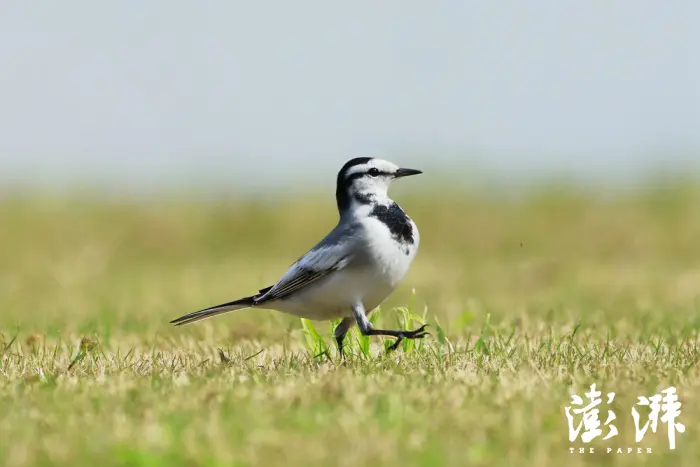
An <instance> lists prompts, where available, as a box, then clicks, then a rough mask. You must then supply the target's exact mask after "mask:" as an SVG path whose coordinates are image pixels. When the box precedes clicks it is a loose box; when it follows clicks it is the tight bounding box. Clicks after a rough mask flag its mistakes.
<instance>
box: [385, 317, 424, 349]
mask: <svg viewBox="0 0 700 467" xmlns="http://www.w3.org/2000/svg"><path fill="white" fill-rule="evenodd" d="M426 327H428V325H427V324H424V325H423V326H421V327H419V328H418V329H415V330H413V331H399V334H398V336H397V337H396V341H395V342H394V343H393V344H391V346H390V347H389V349H388V350H389V352H391V351H393V350H396V349H397V348H398V347H399V344H401V341H403V340H404V339H422V338H423V337H425V336H428V335H430V333H429V332H428V331H426V330H425V328H426Z"/></svg>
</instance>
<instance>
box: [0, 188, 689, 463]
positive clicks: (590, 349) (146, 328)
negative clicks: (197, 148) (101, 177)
mask: <svg viewBox="0 0 700 467" xmlns="http://www.w3.org/2000/svg"><path fill="white" fill-rule="evenodd" d="M396 197H397V199H399V200H400V201H403V202H401V204H402V205H403V206H404V208H406V210H407V211H408V212H409V213H410V214H411V215H412V217H413V218H414V219H415V220H416V222H417V223H418V225H419V227H420V229H421V236H422V245H421V249H420V251H419V255H418V258H417V260H416V263H415V265H414V267H413V269H412V271H411V273H410V274H409V276H408V277H407V279H406V280H405V282H404V284H403V285H402V287H401V288H400V289H399V290H397V291H396V293H395V294H394V295H393V296H392V297H391V298H390V300H389V301H388V302H387V303H386V304H385V306H384V307H383V311H382V313H381V317H380V318H379V319H381V320H383V321H384V322H385V323H386V324H387V325H392V326H394V325H396V323H397V316H401V314H400V313H398V312H396V311H393V310H392V308H393V307H396V306H410V307H411V308H412V312H413V313H414V314H417V315H421V316H422V315H423V314H424V313H425V317H426V319H427V320H428V322H429V323H431V324H432V325H433V326H432V331H433V335H432V337H431V338H430V339H428V340H426V341H424V342H423V343H422V344H421V345H419V346H417V347H415V348H412V347H411V348H406V349H404V350H399V351H397V352H396V353H393V354H390V355H386V354H385V353H384V351H383V349H382V346H381V344H382V343H381V341H379V340H373V341H372V347H371V355H369V356H367V355H365V354H363V352H362V351H361V348H360V346H359V344H358V342H357V341H358V339H357V338H356V337H355V338H354V339H355V342H354V348H353V353H354V355H353V356H352V357H351V358H350V359H349V361H348V362H347V364H346V365H339V364H338V361H337V358H336V356H335V354H334V352H331V357H332V358H331V359H329V358H327V357H325V356H319V357H317V358H315V352H314V351H313V350H314V349H312V348H310V347H308V346H307V340H305V338H304V334H303V331H302V328H301V323H300V322H299V320H295V319H293V318H291V317H287V316H284V315H281V314H279V313H276V312H271V311H270V312H268V311H259V310H247V311H240V312H237V313H234V314H230V315H227V316H224V317H220V318H217V319H215V320H210V321H205V322H203V323H201V324H198V325H193V326H188V327H184V328H173V327H171V326H170V325H168V321H169V320H170V319H172V318H175V317H177V316H180V315H181V314H183V313H185V312H189V311H192V310H194V309H198V308H201V307H203V306H206V305H211V304H215V303H219V302H223V301H226V300H229V299H232V298H235V297H237V296H239V295H243V294H247V293H249V292H250V291H253V290H257V289H258V288H260V287H262V286H265V285H268V284H269V283H272V282H273V281H274V280H275V279H276V278H277V277H278V276H279V274H280V273H281V272H283V271H284V270H285V269H286V267H287V266H288V265H289V264H290V263H291V262H292V261H294V260H295V259H296V258H297V257H298V256H299V255H300V254H301V253H302V252H303V251H305V250H306V249H307V248H309V247H310V246H312V244H313V242H314V240H315V239H317V238H319V237H320V236H321V235H322V234H323V233H325V232H326V231H327V230H328V229H329V228H330V227H332V224H333V223H334V221H335V212H334V206H333V205H332V203H331V202H330V200H329V201H328V203H327V204H326V203H325V202H324V203H323V204H319V205H311V204H309V202H308V198H306V199H300V201H301V202H297V201H299V200H290V199H286V200H282V199H271V200H269V201H266V202H264V203H262V202H259V203H253V202H252V201H249V200H220V201H218V202H212V201H208V202H203V201H201V202H193V201H184V200H183V199H184V198H179V199H175V198H172V199H161V200H158V201H149V202H143V201H141V202H136V201H130V202H126V201H121V202H117V201H114V200H108V199H98V198H95V199H93V200H85V199H82V200H81V199H78V198H61V199H53V200H51V199H36V198H28V197H16V198H7V199H5V200H4V201H0V300H1V302H0V314H1V315H0V316H2V320H1V321H0V331H1V332H2V335H1V336H0V350H3V349H4V350H3V353H2V360H1V361H0V401H1V402H0V420H1V421H0V458H2V459H3V465H7V466H12V467H15V466H16V467H20V466H29V465H76V466H78V465H98V464H99V465H103V466H107V465H278V464H285V465H290V466H294V465H353V466H354V465H395V464H398V463H401V464H405V465H538V466H546V465H562V464H563V463H567V465H570V466H578V465H589V464H609V465H639V464H644V465H667V464H673V465H687V466H694V465H697V464H698V462H699V461H700V448H698V441H700V437H699V435H698V425H697V422H696V421H697V420H698V419H700V401H699V400H698V396H697V395H698V394H699V393H700V392H699V389H700V388H699V387H698V386H700V377H699V374H698V368H697V364H698V357H697V345H698V335H697V329H698V327H699V324H700V313H699V311H698V303H699V301H698V297H699V296H700V272H699V271H700V269H699V268H698V265H699V264H700V191H698V190H696V189H694V188H693V186H692V185H680V184H679V185H675V186H674V185H668V186H664V187H657V188H655V189H647V190H638V191H636V192H626V193H617V194H612V195H605V196H602V195H595V196H594V195H593V194H591V193H587V192H585V191H582V192H577V191H574V190H561V189H556V188H548V189H543V190H540V191H536V192H533V193H531V194H529V195H527V196H525V197H523V198H522V199H519V200H517V201H512V200H511V201H507V200H504V199H498V198H494V197H482V196H477V195H473V194H465V193H461V194H460V195H459V197H457V198H456V199H453V198H452V197H451V196H446V195H438V194H435V193H433V194H429V195H424V194H406V192H405V191H404V192H403V194H401V195H397V196H396ZM321 199H324V200H325V198H321ZM412 289H415V295H413V294H412ZM438 323H439V324H440V325H441V327H442V328H443V329H444V332H445V339H444V340H442V339H438V336H437V335H436V334H437V333H436V326H437V324H438ZM315 325H316V329H317V330H318V331H319V333H320V334H321V336H322V337H323V338H324V339H325V340H326V341H327V342H329V343H330V324H328V323H315ZM404 325H407V324H406V323H404ZM81 340H82V344H81ZM219 348H220V349H221V350H222V351H223V357H222V355H221V354H220V353H219V350H218V349H219ZM592 383H596V384H597V385H598V387H599V388H600V389H602V390H603V391H604V393H605V392H609V391H614V392H615V393H616V394H617V395H616V398H615V401H614V403H613V408H614V409H615V411H616V414H617V417H618V419H617V420H616V421H615V424H616V426H617V428H618V430H619V433H620V434H619V435H618V436H617V437H615V438H613V439H612V440H610V441H605V442H603V441H600V440H599V439H598V440H595V441H593V442H592V443H591V446H594V447H596V449H597V452H596V454H592V455H591V454H586V455H579V454H571V453H570V452H569V447H570V446H576V447H578V446H583V444H582V443H581V442H580V441H577V442H575V443H569V441H568V429H567V424H566V418H565V416H564V406H566V405H567V404H568V403H569V401H570V394H571V392H572V391H573V392H576V393H578V394H580V395H583V392H584V391H585V390H586V389H587V388H588V386H589V385H590V384H592ZM669 385H674V386H676V387H677V388H678V392H679V395H680V400H681V402H682V403H683V406H682V409H681V410H682V414H681V417H680V421H681V422H683V423H684V424H685V426H686V428H687V430H686V432H685V433H683V434H679V435H678V437H677V449H676V450H675V451H670V450H669V449H668V440H667V437H666V435H665V429H666V426H665V425H660V427H659V430H658V431H657V433H655V434H653V433H649V434H647V435H646V437H645V439H644V441H643V442H642V443H640V444H639V446H643V447H645V448H646V447H649V448H652V449H653V453H652V454H650V455H646V454H645V455H637V454H631V455H627V454H624V455H617V454H605V452H604V450H605V448H606V447H607V446H613V447H618V446H619V447H623V448H625V449H626V448H627V447H636V446H637V443H635V440H634V434H635V429H634V425H633V422H632V418H631V416H630V413H629V411H630V408H631V407H632V405H634V403H635V402H636V397H637V396H640V395H644V394H646V395H650V394H652V393H654V392H656V391H658V390H660V389H663V388H666V387H667V386H669ZM601 418H603V420H601V422H602V421H604V418H605V417H604V416H603V415H601Z"/></svg>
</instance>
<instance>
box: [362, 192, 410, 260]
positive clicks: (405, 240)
mask: <svg viewBox="0 0 700 467" xmlns="http://www.w3.org/2000/svg"><path fill="white" fill-rule="evenodd" d="M369 215H370V216H372V217H374V218H376V219H378V220H380V221H382V222H383V223H384V224H385V225H386V226H387V227H388V228H389V231H390V232H391V236H392V237H393V238H394V240H396V241H397V242H399V243H401V244H403V245H412V244H413V226H412V225H411V220H410V219H409V218H408V216H407V215H406V213H405V212H403V210H402V209H401V208H400V207H399V205H398V204H396V203H391V204H390V205H389V206H383V205H381V204H378V205H376V206H375V207H374V208H373V209H372V212H370V213H369ZM404 251H405V252H406V254H408V251H409V250H408V248H406V249H405V250H404Z"/></svg>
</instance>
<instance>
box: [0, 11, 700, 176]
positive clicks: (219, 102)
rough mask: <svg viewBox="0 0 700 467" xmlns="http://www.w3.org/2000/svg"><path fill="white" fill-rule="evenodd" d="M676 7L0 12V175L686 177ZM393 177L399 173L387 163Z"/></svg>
mask: <svg viewBox="0 0 700 467" xmlns="http://www.w3.org/2000/svg"><path fill="white" fill-rule="evenodd" d="M698 18H700V3H699V2H696V1H692V0H687V1H679V0H676V1H674V0H671V1H666V2H659V1H652V0H621V1H617V2H610V1H608V0H587V1H585V2H562V1H552V0H550V1H543V0H529V1H527V2H523V1H520V0H501V1H487V0H484V1H466V0H462V1H431V2H425V1H420V2H419V1H408V0H396V1H376V0H375V1H354V2H343V3H342V4H341V2H328V1H314V2H310V1H296V2H250V1H245V2H244V1H206V2H184V1H183V2H172V1H167V2H166V1H164V0H152V1H149V2H137V1H119V2H94V1H87V0H73V1H71V0H67V1H63V2H44V1H36V0H34V1H32V0H23V1H19V0H6V1H4V2H3V3H2V6H1V7H0V183H2V182H6V181H8V180H9V181H17V180H24V181H32V180H36V181H38V182H41V183H44V182H46V181H50V180H53V181H61V182H65V181H71V180H105V181H112V182H116V183H121V184H123V183H126V184H134V185H139V184H168V183H171V182H173V181H178V180H179V181H185V182H187V181H189V180H192V181H194V180H197V181H202V180H211V181H213V182H216V183H221V182H227V181H230V182H232V183H233V182H241V181H243V182H245V183H248V184H254V185H257V184H261V185H265V184H266V183H278V182H279V181H281V180H285V179H286V178H287V177H297V178H299V177H304V178H308V179H314V180H323V179H324V177H325V178H327V177H328V174H333V173H334V172H335V171H337V169H338V168H339V166H340V165H341V164H342V163H343V162H344V161H345V160H346V159H349V158H351V157H356V156H365V155H380V156H382V155H383V156H385V157H387V158H389V159H392V160H394V161H395V162H397V163H403V162H406V161H408V162H410V163H411V165H414V166H415V165H417V164H418V165H427V166H435V165H440V166H442V167H443V168H449V169H452V170H457V169H459V170H464V171H465V173H466V172H469V169H479V170H487V171H489V172H491V173H495V174H496V175H498V176H503V177H506V178H507V177H509V176H514V174H520V175H519V176H522V174H529V175H528V176H533V177H538V176H541V175H542V174H549V173H556V172H566V173H569V174H573V175H582V176H585V177H590V176H592V177H597V176H605V177H607V176H611V174H612V175H613V176H614V175H615V174H619V175H620V176H627V175H629V174H639V173H645V172H648V171H649V170H652V169H654V168H659V167H661V168H667V167H674V166H683V165H684V164H693V163H694V164H696V166H699V167H700V163H698V161H700V53H698V47H699V46H700V28H698V27H697V21H698ZM405 165H408V164H405Z"/></svg>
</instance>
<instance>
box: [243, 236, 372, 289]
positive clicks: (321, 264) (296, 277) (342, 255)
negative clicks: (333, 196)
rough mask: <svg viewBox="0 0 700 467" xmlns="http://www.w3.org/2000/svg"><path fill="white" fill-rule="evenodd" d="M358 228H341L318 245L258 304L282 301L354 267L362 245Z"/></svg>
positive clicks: (296, 263) (292, 267)
mask: <svg viewBox="0 0 700 467" xmlns="http://www.w3.org/2000/svg"><path fill="white" fill-rule="evenodd" d="M356 229H357V226H354V225H345V226H342V227H341V226H340V225H338V226H337V227H336V228H335V229H333V230H332V231H331V232H330V233H329V234H328V235H327V236H326V237H325V238H324V239H323V240H321V241H320V242H319V243H318V245H316V246H315V247H314V248H312V249H311V250H310V251H309V252H308V253H306V254H305V255H304V256H302V257H301V258H299V259H298V260H297V261H296V262H295V263H294V264H292V266H291V267H290V268H289V269H288V270H287V272H286V273H285V274H284V276H282V278H281V279H280V280H279V281H278V282H277V283H276V284H275V285H273V286H272V287H271V288H270V289H269V290H267V291H266V292H265V293H264V294H263V295H261V296H259V297H258V298H256V299H255V302H256V303H263V302H267V301H270V300H279V299H282V298H285V297H288V296H289V295H291V294H293V293H294V292H297V291H299V290H301V289H303V288H305V287H307V286H308V285H310V284H312V283H314V282H316V281H317V280H319V279H321V278H323V277H325V276H328V275H329V274H331V273H333V272H335V271H339V270H341V269H343V268H344V267H346V266H347V265H348V264H350V263H351V262H352V260H353V258H354V257H355V255H356V250H355V246H356V245H357V244H358V242H357V238H356V236H353V233H354V232H355V231H356Z"/></svg>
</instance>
